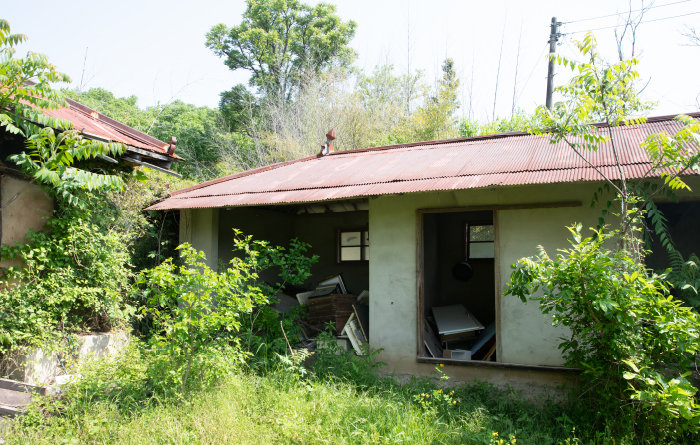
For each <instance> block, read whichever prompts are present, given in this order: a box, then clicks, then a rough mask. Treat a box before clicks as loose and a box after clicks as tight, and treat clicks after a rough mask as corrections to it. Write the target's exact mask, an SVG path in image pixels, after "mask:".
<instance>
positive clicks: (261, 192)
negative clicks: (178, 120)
mask: <svg viewBox="0 0 700 445" xmlns="http://www.w3.org/2000/svg"><path fill="white" fill-rule="evenodd" d="M638 165H651V162H631V163H629V164H622V167H623V168H627V167H632V166H638ZM613 167H615V165H614V164H610V165H597V166H596V168H613ZM582 168H584V169H590V170H594V168H593V167H590V166H583V167H581V166H579V167H566V168H542V169H538V170H513V171H505V172H491V173H478V174H477V173H472V174H464V175H453V176H431V177H427V178H413V179H392V180H391V181H377V182H362V183H355V184H343V185H340V186H339V185H328V186H314V187H299V188H288V189H279V190H261V191H244V192H240V193H216V194H210V195H198V196H192V197H186V198H175V199H199V198H212V197H221V196H236V195H264V194H268V193H285V192H302V191H307V190H328V189H336V188H343V187H356V186H367V185H376V184H395V183H399V182H412V181H432V180H437V179H448V178H469V177H472V176H486V175H494V174H499V175H500V174H506V175H510V174H519V173H541V172H550V171H557V172H565V171H572V170H580V169H582ZM688 176H693V175H688ZM639 178H640V177H636V176H629V177H628V179H639ZM599 180H600V181H603V180H604V179H603V178H602V177H601V178H600V179H599ZM592 181H598V179H594V180H592ZM477 188H479V187H477ZM428 191H429V190H428ZM363 196H364V195H363ZM172 197H173V195H170V197H169V198H172ZM165 199H168V198H164V199H163V200H165ZM163 200H161V201H163ZM161 201H158V202H161Z"/></svg>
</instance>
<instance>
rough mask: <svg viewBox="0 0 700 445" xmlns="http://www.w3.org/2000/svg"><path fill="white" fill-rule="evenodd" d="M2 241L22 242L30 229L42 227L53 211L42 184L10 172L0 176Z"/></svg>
mask: <svg viewBox="0 0 700 445" xmlns="http://www.w3.org/2000/svg"><path fill="white" fill-rule="evenodd" d="M0 197H1V199H2V202H1V205H2V207H1V208H2V239H1V240H0V241H1V242H2V243H3V244H14V243H18V242H22V241H24V235H25V234H26V233H27V232H28V231H29V229H34V230H41V228H43V227H44V225H45V224H46V221H47V219H48V218H49V217H50V216H51V213H52V212H53V199H51V197H50V196H49V195H47V194H46V192H44V191H43V190H42V189H41V187H39V186H38V185H36V184H33V183H31V182H29V181H25V180H22V179H19V178H15V177H12V176H9V175H2V177H0Z"/></svg>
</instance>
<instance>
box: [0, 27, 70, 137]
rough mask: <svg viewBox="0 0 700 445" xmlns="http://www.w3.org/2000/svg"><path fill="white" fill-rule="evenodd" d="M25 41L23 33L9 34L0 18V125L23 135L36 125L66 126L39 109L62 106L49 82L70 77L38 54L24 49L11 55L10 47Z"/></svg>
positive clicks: (64, 127) (58, 95) (63, 80)
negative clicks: (17, 56)
mask: <svg viewBox="0 0 700 445" xmlns="http://www.w3.org/2000/svg"><path fill="white" fill-rule="evenodd" d="M26 40H27V36H25V35H24V34H12V33H11V31H10V24H9V23H7V22H6V21H5V20H2V19H0V128H2V127H4V129H5V131H7V132H8V133H12V134H20V135H22V136H24V137H28V136H30V135H31V134H32V133H33V132H35V131H36V130H38V128H39V126H40V125H47V126H52V127H55V128H59V129H67V128H70V123H69V122H66V121H64V120H60V119H54V118H51V117H49V116H46V115H45V114H44V113H42V112H41V110H42V109H56V108H60V107H61V106H63V105H64V101H63V98H62V96H61V94H60V93H59V92H58V91H55V90H53V89H52V88H51V83H52V82H69V81H70V78H69V77H68V76H66V75H65V74H63V73H60V72H58V71H57V70H56V67H55V66H53V65H52V64H50V63H49V61H48V59H47V58H46V56H44V55H42V54H37V53H34V52H28V53H27V55H26V56H25V57H22V58H16V57H14V56H15V52H16V51H15V48H14V47H15V46H16V45H18V44H20V43H22V42H25V41H26Z"/></svg>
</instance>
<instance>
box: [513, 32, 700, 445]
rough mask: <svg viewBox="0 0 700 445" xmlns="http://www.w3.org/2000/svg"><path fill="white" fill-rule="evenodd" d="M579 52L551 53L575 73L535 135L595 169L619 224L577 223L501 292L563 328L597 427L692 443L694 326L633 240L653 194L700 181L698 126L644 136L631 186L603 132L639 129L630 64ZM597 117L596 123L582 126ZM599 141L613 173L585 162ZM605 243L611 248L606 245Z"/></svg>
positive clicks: (589, 47)
mask: <svg viewBox="0 0 700 445" xmlns="http://www.w3.org/2000/svg"><path fill="white" fill-rule="evenodd" d="M577 46H578V49H579V50H580V51H581V53H582V54H583V55H584V56H585V58H586V60H585V61H584V62H578V61H573V60H568V59H565V58H562V57H559V56H558V57H557V61H558V62H559V63H561V64H564V65H566V66H569V67H571V69H572V70H574V72H575V73H576V75H575V76H574V77H573V78H572V79H571V80H570V82H569V84H568V85H566V86H564V87H561V88H559V89H558V91H560V92H561V93H563V95H564V96H565V97H566V100H565V101H564V102H559V103H557V104H555V106H554V107H553V109H552V110H549V109H547V108H545V107H540V108H539V109H538V116H539V118H540V119H542V121H541V122H542V126H543V127H544V128H547V130H546V131H543V130H536V131H535V133H536V134H540V135H548V136H549V137H550V140H551V142H552V143H557V142H564V143H565V144H567V145H568V146H569V147H570V148H571V149H572V150H573V151H574V152H575V153H576V155H578V156H579V157H580V158H581V159H583V160H584V161H585V162H586V164H588V166H589V167H590V168H592V169H593V170H595V171H596V172H597V173H598V175H599V176H600V179H601V180H602V181H604V182H605V185H606V186H607V187H609V188H610V189H611V190H613V191H614V193H615V195H616V201H617V203H618V205H619V207H618V209H617V211H613V212H612V213H613V214H614V215H615V216H616V217H617V219H616V221H617V224H616V226H615V227H614V228H612V229H609V228H608V227H606V226H604V225H603V224H602V223H601V227H600V228H599V229H597V230H595V229H594V231H593V234H592V236H590V237H584V236H582V234H581V226H580V225H577V226H574V227H570V228H569V230H570V232H571V234H572V237H573V241H572V242H571V248H570V249H566V250H560V253H559V254H558V255H557V256H556V258H550V257H549V256H548V255H547V253H546V252H545V251H544V250H542V249H540V254H539V255H538V256H537V257H536V258H524V259H521V260H520V262H519V263H518V264H517V265H514V266H513V268H514V269H515V270H514V272H513V274H512V275H511V278H510V282H509V283H508V287H507V289H506V292H505V294H506V295H514V296H518V297H520V298H521V299H522V300H523V301H526V300H527V299H531V300H536V301H538V302H539V303H540V310H541V311H542V312H543V313H546V314H551V315H552V317H553V321H554V324H562V325H564V326H567V327H568V328H569V329H570V336H569V337H568V338H562V340H561V342H560V344H559V348H560V349H561V350H562V352H563V355H564V358H565V359H566V362H567V364H568V365H570V366H575V367H578V368H581V369H582V382H581V383H582V388H585V390H584V391H582V392H581V393H580V394H579V397H581V398H582V399H584V400H587V401H588V402H590V403H591V404H593V406H592V409H591V412H592V413H595V414H594V416H595V417H596V419H597V420H599V421H601V422H605V424H606V427H608V428H611V429H613V430H617V431H618V432H620V431H621V432H622V433H627V432H630V431H631V432H633V433H638V434H641V436H642V438H643V440H642V441H644V440H650V441H671V440H675V441H678V442H686V441H687V442H692V441H693V440H692V439H690V438H689V437H688V436H685V434H687V433H689V434H697V433H698V432H700V405H698V404H697V399H696V398H695V394H696V392H697V389H696V388H694V387H693V386H692V384H691V383H690V381H689V379H688V378H687V377H688V375H689V374H690V372H689V368H690V366H691V365H693V364H694V362H695V360H696V357H697V354H698V353H699V352H700V330H699V329H700V328H699V326H700V324H699V323H700V320H699V319H698V315H697V312H696V311H695V310H694V309H693V308H690V307H688V305H686V304H684V303H683V302H682V301H680V300H678V299H676V298H674V297H673V296H672V295H670V292H669V288H670V286H671V285H672V283H669V281H667V275H657V274H655V273H653V272H651V271H650V270H648V268H647V267H646V266H645V265H644V262H643V258H644V246H643V237H642V236H640V232H641V231H642V230H643V228H644V225H645V219H644V217H645V215H648V216H650V219H651V220H652V223H653V224H654V225H655V226H657V227H659V226H661V227H662V226H663V218H662V217H661V216H660V212H658V210H657V209H656V208H655V206H654V204H653V200H654V197H655V196H656V195H658V194H659V193H666V192H672V191H673V190H678V189H682V188H686V189H688V188H689V187H688V185H687V184H685V182H684V181H683V179H682V175H684V174H687V173H690V172H695V173H700V169H699V168H698V162H699V161H700V152H699V151H698V150H697V144H698V142H699V141H700V122H698V121H697V120H696V119H692V118H690V117H687V116H685V117H680V118H679V120H680V121H681V122H682V123H683V124H684V126H683V128H682V129H681V130H680V131H679V132H677V133H676V134H674V135H671V134H667V133H660V134H655V135H651V136H650V137H648V138H647V139H646V140H645V142H644V143H643V148H644V149H645V151H646V153H647V155H648V157H649V160H650V164H651V165H650V167H649V168H648V170H647V171H646V172H645V173H644V174H643V175H641V178H635V179H632V178H629V177H627V175H626V174H625V170H624V168H623V165H622V162H621V161H620V152H619V149H618V145H617V144H616V141H615V139H614V134H613V132H612V128H613V127H615V126H619V125H627V124H634V123H638V122H643V121H644V119H643V118H642V117H638V115H639V113H641V112H642V111H643V110H644V109H645V107H644V104H642V103H641V102H640V101H639V99H638V98H637V96H636V94H635V89H634V81H635V80H636V79H637V78H638V74H637V72H636V71H635V70H634V66H635V65H636V63H637V62H636V60H634V59H632V60H629V61H620V62H618V63H616V64H612V65H610V64H606V63H604V62H603V61H602V60H601V58H600V56H599V54H598V52H597V50H596V41H595V38H594V37H593V36H592V35H591V34H587V35H586V37H585V38H584V39H583V41H582V42H578V43H577ZM595 120H602V121H603V123H604V124H605V125H604V126H602V127H601V128H600V129H599V127H598V126H594V125H590V123H591V122H592V121H595ZM603 143H607V144H609V146H610V148H611V151H612V155H613V156H612V157H613V162H612V166H613V168H614V169H615V171H616V175H613V174H610V173H608V174H606V173H605V172H604V171H603V170H602V169H600V168H598V166H596V165H595V164H593V163H592V162H591V161H590V160H589V158H588V156H589V153H590V152H592V151H596V150H598V149H599V148H600V146H601V145H602V144H603ZM658 178H660V180H659V179H658ZM594 200H595V197H594ZM609 205H610V203H609ZM607 212H608V209H605V210H604V214H603V215H606V214H607ZM603 222H604V221H603ZM662 228H663V227H662ZM666 237H668V235H666ZM662 239H664V238H663V235H662ZM612 240H617V241H618V244H617V246H616V247H615V248H614V249H610V248H609V246H610V245H611V241H612ZM666 245H667V246H670V245H671V244H669V242H668V241H667V243H666ZM673 285H676V283H673ZM610 419H615V420H614V421H612V422H611V421H610ZM623 419H624V421H623Z"/></svg>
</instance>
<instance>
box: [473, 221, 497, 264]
mask: <svg viewBox="0 0 700 445" xmlns="http://www.w3.org/2000/svg"><path fill="white" fill-rule="evenodd" d="M466 230H467V258H468V259H473V258H493V256H494V244H493V239H494V237H493V225H485V224H467V225H466Z"/></svg>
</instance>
